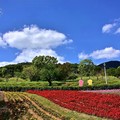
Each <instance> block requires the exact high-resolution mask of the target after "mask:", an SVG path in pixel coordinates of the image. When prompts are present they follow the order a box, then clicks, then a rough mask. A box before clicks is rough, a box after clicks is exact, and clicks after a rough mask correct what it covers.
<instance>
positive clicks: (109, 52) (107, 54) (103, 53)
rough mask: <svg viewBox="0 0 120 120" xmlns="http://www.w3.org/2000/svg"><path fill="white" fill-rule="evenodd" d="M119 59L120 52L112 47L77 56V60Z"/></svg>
mask: <svg viewBox="0 0 120 120" xmlns="http://www.w3.org/2000/svg"><path fill="white" fill-rule="evenodd" d="M118 57H120V50H116V49H114V48H113V47H107V48H105V49H102V50H96V51H93V52H92V53H90V54H83V53H80V54H79V59H86V58H93V59H113V58H118Z"/></svg>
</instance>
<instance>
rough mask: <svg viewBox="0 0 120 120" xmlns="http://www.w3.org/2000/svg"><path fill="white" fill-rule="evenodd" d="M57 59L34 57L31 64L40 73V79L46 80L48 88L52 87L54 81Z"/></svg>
mask: <svg viewBox="0 0 120 120" xmlns="http://www.w3.org/2000/svg"><path fill="white" fill-rule="evenodd" d="M57 62H58V61H57V59H56V58H54V57H51V56H36V57H35V58H34V59H33V61H32V63H33V65H34V66H35V67H36V68H37V70H38V71H39V73H40V78H41V79H43V80H47V81H48V83H49V86H51V85H52V80H53V79H54V75H55V69H56V65H57Z"/></svg>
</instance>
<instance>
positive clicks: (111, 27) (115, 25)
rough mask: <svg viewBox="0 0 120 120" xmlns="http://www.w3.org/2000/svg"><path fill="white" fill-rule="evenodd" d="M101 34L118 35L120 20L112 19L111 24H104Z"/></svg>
mask: <svg viewBox="0 0 120 120" xmlns="http://www.w3.org/2000/svg"><path fill="white" fill-rule="evenodd" d="M102 32H103V33H112V34H118V33H120V18H118V19H114V20H113V22H112V23H111V24H105V25H104V26H103V27H102Z"/></svg>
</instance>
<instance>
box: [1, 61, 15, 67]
mask: <svg viewBox="0 0 120 120" xmlns="http://www.w3.org/2000/svg"><path fill="white" fill-rule="evenodd" d="M10 64H16V63H15V62H0V67H2V66H6V65H10Z"/></svg>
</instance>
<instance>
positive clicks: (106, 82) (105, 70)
mask: <svg viewBox="0 0 120 120" xmlns="http://www.w3.org/2000/svg"><path fill="white" fill-rule="evenodd" d="M104 74H105V82H106V84H107V75H106V65H105V63H104Z"/></svg>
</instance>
